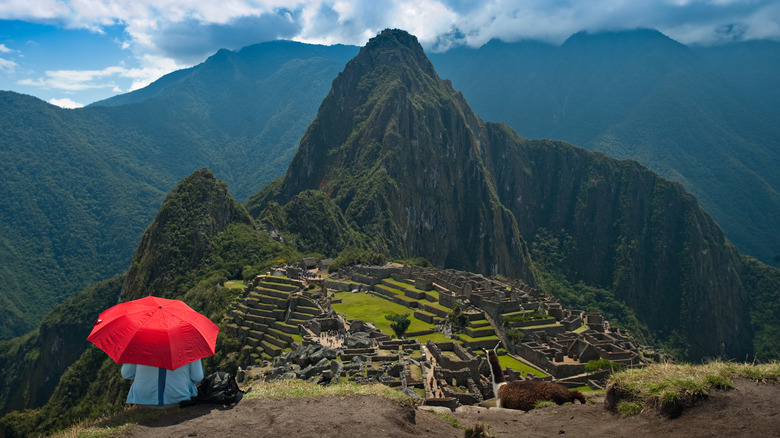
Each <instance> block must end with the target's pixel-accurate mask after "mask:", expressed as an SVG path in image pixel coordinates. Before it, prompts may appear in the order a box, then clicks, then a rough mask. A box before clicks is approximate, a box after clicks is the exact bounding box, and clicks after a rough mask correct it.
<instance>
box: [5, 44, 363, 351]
mask: <svg viewBox="0 0 780 438" xmlns="http://www.w3.org/2000/svg"><path fill="white" fill-rule="evenodd" d="M356 51H357V48H355V47H346V46H328V47H326V46H315V45H307V44H300V43H293V42H284V41H277V42H272V43H265V44H259V45H256V46H250V47H247V48H244V49H243V50H241V51H238V52H229V51H225V50H223V51H220V52H218V53H217V54H215V55H214V56H212V57H211V58H209V59H208V60H207V61H206V62H204V63H203V64H200V65H198V66H195V67H193V68H190V69H187V70H182V71H178V72H175V73H172V74H170V75H167V76H165V77H163V78H161V79H160V80H158V81H157V82H155V83H153V84H151V85H150V86H148V87H146V88H144V89H141V90H138V91H135V92H132V93H129V94H126V95H121V96H117V97H115V98H112V99H108V100H106V101H102V102H98V103H96V104H94V105H92V106H90V107H88V108H83V109H78V110H65V109H61V108H57V107H54V106H52V105H49V104H46V103H44V102H42V101H40V100H38V99H35V98H32V97H29V96H24V95H19V94H16V93H10V92H0V143H2V144H3V147H2V148H0V161H2V163H3V164H2V165H0V166H2V167H0V175H2V178H0V192H2V193H3V196H2V197H0V275H2V276H3V281H2V282H0V306H2V308H4V309H6V311H5V312H3V314H2V315H0V339H8V338H11V337H13V336H19V335H21V334H23V333H26V332H28V331H29V330H31V329H32V328H34V327H36V326H37V324H38V323H39V322H40V320H41V318H42V317H43V316H44V315H45V314H46V312H48V311H49V310H50V309H51V308H52V307H53V306H54V305H55V304H57V303H59V302H61V301H62V300H63V299H65V298H66V297H68V296H70V295H71V294H72V293H74V292H75V291H77V290H79V289H82V288H84V287H86V286H87V285H89V284H92V283H94V282H96V281H98V280H101V279H106V278H110V277H112V276H113V275H115V274H116V273H118V272H121V271H123V270H124V269H126V268H127V266H128V264H129V263H130V257H131V256H132V254H133V250H134V248H135V245H136V244H137V243H138V238H139V237H140V235H141V233H142V232H143V230H144V228H145V227H146V226H147V225H148V224H149V222H150V221H151V220H152V219H153V216H154V212H155V211H156V209H157V208H158V207H159V205H160V202H162V199H163V197H164V196H165V193H167V192H168V191H169V190H171V188H172V187H173V186H174V185H175V184H176V182H177V181H179V180H180V179H182V178H184V177H185V176H186V175H188V174H190V173H191V172H193V171H194V170H196V169H199V168H202V167H208V168H211V169H214V170H215V171H216V172H218V173H219V174H220V175H221V176H222V177H223V178H224V179H225V180H226V181H227V182H228V183H229V184H231V187H232V188H233V190H234V193H235V194H236V195H237V196H240V197H244V198H245V197H247V196H248V195H249V194H251V193H255V192H256V191H257V190H259V189H260V188H261V187H262V186H263V185H265V184H266V183H268V182H270V181H272V180H273V179H274V178H276V177H278V176H279V175H280V174H281V172H282V171H283V169H284V168H285V167H286V166H287V164H288V162H289V160H290V158H291V157H292V155H293V153H294V151H295V148H296V147H297V144H298V141H299V140H300V136H301V135H302V134H303V132H304V130H305V129H306V126H307V124H308V123H309V122H310V121H311V119H312V118H313V117H314V115H315V114H316V108H317V105H318V104H319V102H320V101H321V100H322V98H323V96H325V94H326V93H327V91H328V87H329V85H330V82H331V80H332V78H333V77H334V76H335V75H336V74H337V72H338V71H340V70H341V69H342V68H343V66H344V64H345V63H346V61H347V60H348V59H349V58H350V57H352V56H354V54H355V53H356Z"/></svg>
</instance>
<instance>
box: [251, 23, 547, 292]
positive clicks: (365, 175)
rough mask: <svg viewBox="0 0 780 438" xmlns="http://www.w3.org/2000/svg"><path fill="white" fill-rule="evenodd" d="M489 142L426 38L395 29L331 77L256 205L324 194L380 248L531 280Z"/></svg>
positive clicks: (255, 209)
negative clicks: (491, 165) (279, 174)
mask: <svg viewBox="0 0 780 438" xmlns="http://www.w3.org/2000/svg"><path fill="white" fill-rule="evenodd" d="M485 142H486V131H485V127H484V124H483V123H482V122H481V121H480V120H479V118H478V117H477V116H476V115H474V113H473V112H472V111H471V109H470V108H469V106H468V104H466V102H465V100H464V99H463V97H462V96H461V95H460V94H459V93H456V92H455V91H454V90H453V89H452V87H451V85H450V84H449V83H448V82H446V81H443V80H441V79H440V78H439V77H438V76H437V75H436V72H435V71H434V70H433V66H432V65H431V63H430V62H429V61H428V59H427V57H426V56H425V53H424V52H423V50H422V48H421V47H420V45H419V43H418V42H417V39H416V38H415V37H413V36H411V35H409V34H407V33H406V32H403V31H398V30H386V31H384V32H382V33H381V34H380V35H379V36H377V37H376V38H373V39H372V40H371V41H369V42H368V44H367V45H366V46H365V47H363V48H362V49H361V50H360V53H359V54H358V55H357V56H356V57H355V58H354V59H352V60H351V61H350V62H349V63H348V64H347V66H346V67H345V69H344V71H343V72H342V73H340V74H339V76H338V77H337V78H336V79H335V80H334V81H333V87H332V89H331V91H330V93H329V94H328V96H327V97H326V98H325V100H324V101H323V102H322V105H321V106H320V109H319V112H318V114H317V117H316V118H315V120H314V121H313V122H312V124H311V125H310V126H309V128H308V130H307V131H306V134H305V135H304V136H303V139H302V140H301V144H300V147H299V149H298V152H297V153H296V154H295V157H294V158H293V160H292V163H291V164H290V166H289V168H288V171H287V174H286V175H285V177H284V179H283V180H282V181H281V183H280V185H279V186H278V187H276V188H275V190H274V191H273V192H270V193H269V192H264V194H263V195H262V196H259V197H256V198H253V199H251V200H250V202H249V204H248V205H249V209H250V211H251V212H252V213H253V214H256V215H257V214H260V211H261V210H262V208H263V207H264V206H265V205H266V204H267V203H268V202H270V201H276V202H278V203H280V204H282V205H284V204H286V203H288V202H289V201H290V200H291V199H293V197H294V196H296V195H297V194H298V193H299V192H302V191H305V190H312V189H318V190H322V191H323V192H324V193H326V194H327V195H328V196H329V197H330V198H332V199H333V201H334V202H335V204H336V205H338V206H339V208H340V209H341V211H342V212H343V214H344V216H345V217H346V219H347V221H348V222H349V224H350V225H351V226H353V227H354V229H355V230H356V231H359V232H360V233H361V234H362V235H364V236H365V237H366V241H367V242H368V244H369V245H370V246H371V247H372V249H374V250H377V251H381V252H385V253H387V254H389V255H391V256H395V257H406V256H423V257H425V258H427V259H428V260H430V261H431V262H432V263H434V264H435V265H438V266H447V267H453V268H458V269H464V270H471V271H477V272H483V273H487V274H498V273H501V274H507V275H512V276H515V277H521V278H524V279H526V281H528V282H530V283H533V282H534V274H533V269H532V266H531V263H530V258H529V255H528V251H527V248H526V245H525V242H524V241H523V238H522V237H521V236H520V233H519V230H518V228H517V223H516V220H515V218H514V216H513V215H512V213H511V212H509V211H507V210H506V209H505V208H504V207H503V206H502V205H501V202H500V200H499V199H498V197H497V193H496V190H495V184H494V182H493V181H492V179H491V176H490V174H489V172H488V171H487V169H486V167H485V163H484V160H485V152H486V149H485V147H484V146H483V145H484V143H485Z"/></svg>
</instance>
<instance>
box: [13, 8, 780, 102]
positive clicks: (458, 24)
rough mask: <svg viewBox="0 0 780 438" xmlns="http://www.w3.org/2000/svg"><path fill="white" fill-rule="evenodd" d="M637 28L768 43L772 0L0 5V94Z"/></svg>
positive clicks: (66, 96)
mask: <svg viewBox="0 0 780 438" xmlns="http://www.w3.org/2000/svg"><path fill="white" fill-rule="evenodd" d="M637 27H646V28H654V29H658V30H660V31H661V32H663V33H665V34H666V35H668V36H670V37H672V38H674V39H676V40H677V41H680V42H682V43H685V44H713V43H719V42H722V41H732V40H749V39H767V38H768V39H774V40H780V0H485V1H472V0H432V1H427V0H363V1H356V0H352V1H338V0H336V1H324V0H320V1H317V0H305V1H303V0H302V1H297V0H200V1H199V0H186V1H185V0H0V89H2V90H11V91H16V92H19V93H24V94H30V95H33V96H36V97H38V98H40V99H42V100H45V101H47V102H49V103H52V104H55V105H59V106H63V107H69V108H72V107H78V106H82V105H86V104H89V103H92V102H94V101H97V100H101V99H105V98H107V97H111V96H113V95H116V94H120V93H126V92H128V91H132V90H134V89H137V88H141V87H143V86H146V85H148V84H149V83H151V82H152V81H154V80H156V79H158V78H159V77H160V76H162V75H164V74H166V73H169V72H171V71H174V70H178V69H181V68H186V67H190V66H192V65H195V64H198V63H200V62H202V61H204V60H205V59H206V58H207V57H208V56H209V55H211V54H213V53H214V52H216V51H217V50H219V49H220V48H227V49H231V50H235V49H240V48H241V47H244V46H247V45H250V44H255V43H259V42H263V41H269V40H274V39H291V40H296V41H303V42H308V43H317V44H335V43H342V44H354V45H363V44H365V43H366V41H368V39H369V38H371V37H372V36H374V35H376V34H377V33H378V32H379V31H381V30H382V29H385V28H400V29H404V30H407V31H409V32H410V33H412V34H414V35H416V36H417V38H418V39H419V41H420V43H421V44H422V45H423V47H425V49H426V50H437V51H443V50H447V49H448V48H449V47H452V46H457V45H469V46H473V47H478V46H480V45H482V44H484V43H485V42H487V41H489V40H490V39H492V38H498V39H502V40H504V41H517V40H520V39H540V40H544V41H547V42H552V43H562V42H563V41H564V40H565V39H566V38H567V37H569V36H570V35H571V34H573V33H575V32H579V31H582V30H586V31H591V32H597V31H602V30H619V29H634V28H637Z"/></svg>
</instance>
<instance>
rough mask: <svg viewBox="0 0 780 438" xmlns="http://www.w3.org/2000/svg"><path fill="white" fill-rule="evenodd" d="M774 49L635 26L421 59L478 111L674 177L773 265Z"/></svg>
mask: <svg viewBox="0 0 780 438" xmlns="http://www.w3.org/2000/svg"><path fill="white" fill-rule="evenodd" d="M778 47H780V45H778V44H777V43H772V42H755V43H751V44H747V43H746V44H740V45H729V46H723V47H720V48H706V49H705V48H697V49H696V50H692V49H691V48H689V47H686V46H684V45H682V44H679V43H677V42H675V41H673V40H671V39H669V38H668V37H666V36H664V35H663V34H661V33H659V32H657V31H653V30H636V31H625V32H606V33H599V34H589V33H584V32H583V33H578V34H575V35H573V36H571V37H570V38H569V39H568V40H567V41H566V42H565V43H564V44H562V45H561V46H552V45H546V44H542V43H535V42H519V43H502V42H498V41H491V42H490V43H488V44H486V45H485V46H483V47H481V48H479V49H470V48H459V49H455V50H451V51H448V52H446V53H442V54H431V59H432V62H433V63H434V65H435V66H436V68H437V71H438V72H439V74H441V75H442V77H447V78H449V79H451V80H452V82H453V84H454V87H455V88H456V89H460V90H462V92H463V94H464V95H465V96H466V98H467V99H468V100H469V102H470V103H471V104H472V105H473V107H474V110H475V112H476V113H477V114H480V115H481V116H482V117H484V118H486V119H489V120H496V121H503V122H506V123H507V124H509V125H510V126H512V127H513V128H514V129H515V130H516V131H517V132H518V133H520V134H521V135H523V136H525V137H529V138H555V139H561V140H566V141H568V142H571V143H572V144H576V145H578V146H582V147H585V148H587V149H592V150H599V151H602V152H604V153H606V154H608V155H610V156H612V157H615V158H631V159H634V160H637V161H638V162H640V163H641V164H643V165H645V166H647V167H649V168H651V169H653V170H655V171H656V172H658V173H659V174H660V175H662V176H664V177H666V178H669V179H671V180H673V181H677V182H679V183H681V184H683V186H684V187H685V188H686V189H687V190H688V191H689V192H691V193H692V194H694V195H695V196H696V197H697V199H698V200H699V202H701V204H702V206H703V207H704V208H705V209H706V210H707V211H708V212H709V213H711V214H712V216H713V217H714V218H715V219H716V221H717V222H718V223H719V224H720V225H721V226H722V227H723V229H724V230H725V232H726V234H727V236H728V237H729V239H730V240H731V241H732V242H734V243H735V244H736V245H737V247H738V248H740V250H741V251H742V252H744V253H747V254H751V255H753V256H755V257H757V258H759V259H761V260H763V261H764V262H766V263H776V262H775V260H774V259H775V257H776V256H778V255H780V249H779V248H780V230H778V229H777V227H775V226H773V225H772V224H775V223H778V221H780V179H779V178H780V177H779V176H778V175H779V174H778V172H777V169H778V168H780V143H779V142H780V140H778V138H780V110H778V106H777V99H776V98H774V97H777V92H776V90H777V86H776V83H777V79H776V75H775V74H774V72H775V71H776V69H774V68H773V67H774V66H776V64H778V62H780V61H779V60H780V56H778V54H779V53H780V50H778ZM773 96H774V97H773Z"/></svg>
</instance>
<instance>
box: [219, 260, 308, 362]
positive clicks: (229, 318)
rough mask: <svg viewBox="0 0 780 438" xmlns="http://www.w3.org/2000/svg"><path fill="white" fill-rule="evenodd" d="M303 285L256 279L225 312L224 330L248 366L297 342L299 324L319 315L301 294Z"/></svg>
mask: <svg viewBox="0 0 780 438" xmlns="http://www.w3.org/2000/svg"><path fill="white" fill-rule="evenodd" d="M305 286H306V285H305V283H303V282H302V281H299V280H293V279H289V278H286V277H274V276H266V275H262V276H257V277H255V278H254V279H253V280H252V283H251V284H250V285H249V286H247V288H246V290H245V291H244V295H243V298H240V299H238V300H236V301H235V302H234V303H233V304H231V306H230V307H229V308H228V310H227V311H226V320H225V324H224V326H223V327H224V330H225V331H226V332H227V333H228V334H230V335H231V336H233V337H235V338H237V339H239V340H240V341H241V342H242V344H243V346H242V348H241V354H242V355H243V356H245V357H247V358H248V359H249V362H250V363H258V362H260V361H262V360H272V359H273V358H275V357H277V356H279V355H280V354H282V353H283V352H284V351H289V350H290V348H291V344H292V342H293V341H296V342H298V343H301V331H300V327H299V325H301V324H304V323H305V322H306V321H308V320H310V319H312V318H314V317H316V316H317V315H319V314H320V313H321V310H320V309H319V307H318V306H317V304H316V303H315V302H314V301H313V300H311V299H310V298H308V297H306V296H305V295H303V294H302V291H303V290H304V288H305Z"/></svg>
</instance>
